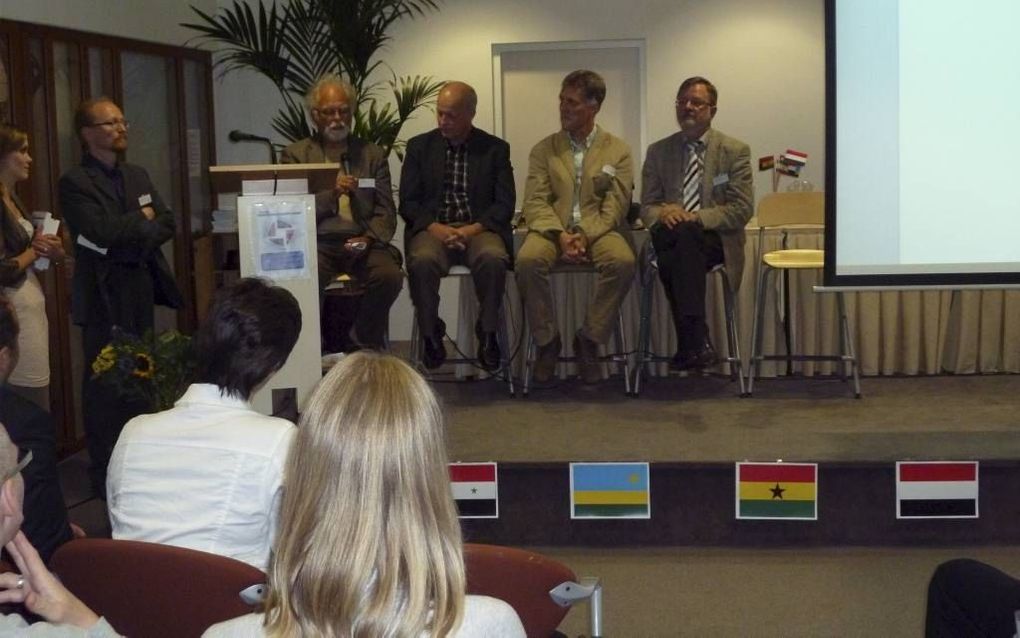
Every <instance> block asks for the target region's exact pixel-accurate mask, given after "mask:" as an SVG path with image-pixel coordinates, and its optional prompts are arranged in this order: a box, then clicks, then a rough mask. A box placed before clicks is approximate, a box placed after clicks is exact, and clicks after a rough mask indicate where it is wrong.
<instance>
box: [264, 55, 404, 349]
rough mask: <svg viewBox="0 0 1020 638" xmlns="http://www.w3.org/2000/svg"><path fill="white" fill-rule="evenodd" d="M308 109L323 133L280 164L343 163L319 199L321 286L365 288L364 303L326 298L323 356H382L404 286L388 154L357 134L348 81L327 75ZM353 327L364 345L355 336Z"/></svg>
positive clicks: (326, 289)
mask: <svg viewBox="0 0 1020 638" xmlns="http://www.w3.org/2000/svg"><path fill="white" fill-rule="evenodd" d="M307 102H308V108H309V111H310V112H311V115H312V121H313V122H314V123H315V127H316V129H317V132H316V133H315V135H313V136H312V137H309V138H306V139H303V140H300V141H298V142H294V143H293V144H291V145H290V146H288V147H287V148H285V149H283V153H282V154H281V155H280V163H282V164H315V163H322V162H335V163H338V164H340V171H339V172H338V173H337V175H336V183H335V184H334V185H333V188H332V189H330V190H325V191H322V192H319V193H316V194H315V219H316V223H317V234H318V238H317V239H318V256H319V259H318V261H319V287H320V290H322V291H324V293H329V292H330V290H331V289H333V288H334V287H338V286H339V285H340V284H341V282H338V281H336V278H337V276H338V275H341V274H347V275H351V276H353V277H354V278H355V279H356V280H357V284H359V285H361V286H363V287H364V293H363V294H362V295H361V297H360V299H354V298H351V297H345V296H334V295H330V294H324V295H323V296H322V297H321V298H320V299H321V303H320V307H321V315H322V316H321V323H322V326H321V328H322V344H323V354H329V353H335V352H352V351H354V350H357V349H358V348H361V347H366V348H372V349H375V350H381V349H383V347H384V345H385V344H384V340H385V335H386V327H387V326H388V325H389V317H390V306H392V305H393V302H394V301H396V299H397V295H399V294H400V288H401V287H402V286H403V284H404V274H403V273H402V272H401V270H400V262H401V257H400V251H398V250H397V249H396V248H395V247H394V246H392V245H390V240H391V239H393V233H394V231H395V230H396V228H397V212H396V206H395V205H394V203H393V191H392V188H391V186H390V166H389V161H388V159H387V157H386V153H385V152H384V151H383V149H382V148H380V147H379V146H377V145H375V144H372V143H371V142H366V141H365V140H362V139H359V138H358V137H355V136H354V135H352V134H351V122H352V120H353V116H354V109H355V108H357V104H358V96H357V93H355V89H354V87H352V86H351V85H350V83H348V82H347V81H346V80H343V79H341V78H340V77H338V76H336V75H332V74H326V75H324V76H322V77H321V78H319V81H318V82H316V83H315V85H314V86H312V88H311V89H310V90H309V91H308V96H307ZM352 303H356V306H354V307H351V304H352ZM352 323H353V325H354V328H355V334H356V335H357V341H354V340H352V339H351V337H350V334H349V333H350V329H351V325H352Z"/></svg>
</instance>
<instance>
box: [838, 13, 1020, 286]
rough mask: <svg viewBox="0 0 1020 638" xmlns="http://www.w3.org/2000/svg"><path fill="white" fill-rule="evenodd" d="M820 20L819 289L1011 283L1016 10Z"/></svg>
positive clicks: (1019, 61)
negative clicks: (822, 185)
mask: <svg viewBox="0 0 1020 638" xmlns="http://www.w3.org/2000/svg"><path fill="white" fill-rule="evenodd" d="M825 21H826V24H825V28H826V179H825V181H826V230H825V249H826V254H825V258H826V263H825V284H826V285H827V286H848V287H858V286H863V287H867V286H890V287H911V286H967V285H1004V286H1008V285H1012V286H1015V285H1017V284H1020V171H1018V168H1017V165H1018V162H1017V161H1016V157H1017V152H1018V151H1020V70H1018V66H1020V37H1018V36H1017V34H1016V29H1017V25H1018V24H1020V2H1018V1H1017V0H972V1H971V2H955V1H954V2H949V1H945V0H826V18H825Z"/></svg>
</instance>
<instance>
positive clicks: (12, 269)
mask: <svg viewBox="0 0 1020 638" xmlns="http://www.w3.org/2000/svg"><path fill="white" fill-rule="evenodd" d="M11 199H13V200H14V205H15V206H18V207H19V208H21V210H22V211H24V210H25V206H24V204H22V203H21V200H20V199H18V196H17V195H15V194H14V193H11ZM16 214H17V213H16V212H15V211H11V210H7V205H6V204H4V201H3V200H2V199H0V286H7V287H13V286H17V285H18V284H20V283H21V282H22V281H24V280H25V271H24V270H20V269H19V268H18V264H17V263H15V259H16V258H17V256H18V255H20V254H21V253H23V252H25V250H26V249H27V248H28V247H29V246H30V245H31V244H32V237H31V236H29V234H28V233H26V232H25V229H24V228H22V227H21V224H19V223H18V222H16V221H15V219H14V217H15V215H16Z"/></svg>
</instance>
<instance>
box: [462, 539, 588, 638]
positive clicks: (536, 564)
mask: <svg viewBox="0 0 1020 638" xmlns="http://www.w3.org/2000/svg"><path fill="white" fill-rule="evenodd" d="M464 565H465V569H466V570H467V593H469V594H476V595H483V596H492V597H493V598H499V599H500V600H502V601H505V602H506V603H508V604H509V605H510V606H511V607H513V608H514V611H516V612H517V615H518V616H520V618H521V622H522V623H523V624H524V630H525V631H526V632H527V634H528V636H530V637H535V636H551V635H552V634H553V632H555V631H556V628H557V627H558V626H559V624H560V623H561V622H562V621H563V617H564V616H566V615H567V611H568V609H569V608H565V607H560V606H559V605H557V604H556V603H554V602H553V601H552V598H550V597H549V590H550V589H552V588H554V587H556V586H557V585H559V584H560V583H562V582H564V581H576V580H577V576H575V575H574V572H573V571H572V570H571V569H570V568H569V567H567V566H566V565H564V564H563V563H560V562H559V561H555V560H553V559H551V558H548V557H546V556H542V555H541V554H536V553H535V552H529V551H526V550H523V549H514V548H512V547H499V546H496V545H478V544H475V543H465V544H464Z"/></svg>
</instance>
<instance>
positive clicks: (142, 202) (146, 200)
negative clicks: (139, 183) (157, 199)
mask: <svg viewBox="0 0 1020 638" xmlns="http://www.w3.org/2000/svg"><path fill="white" fill-rule="evenodd" d="M151 203H152V195H150V194H148V193H146V194H144V195H142V196H141V197H139V198H138V205H139V206H148V205H149V204H151Z"/></svg>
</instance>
